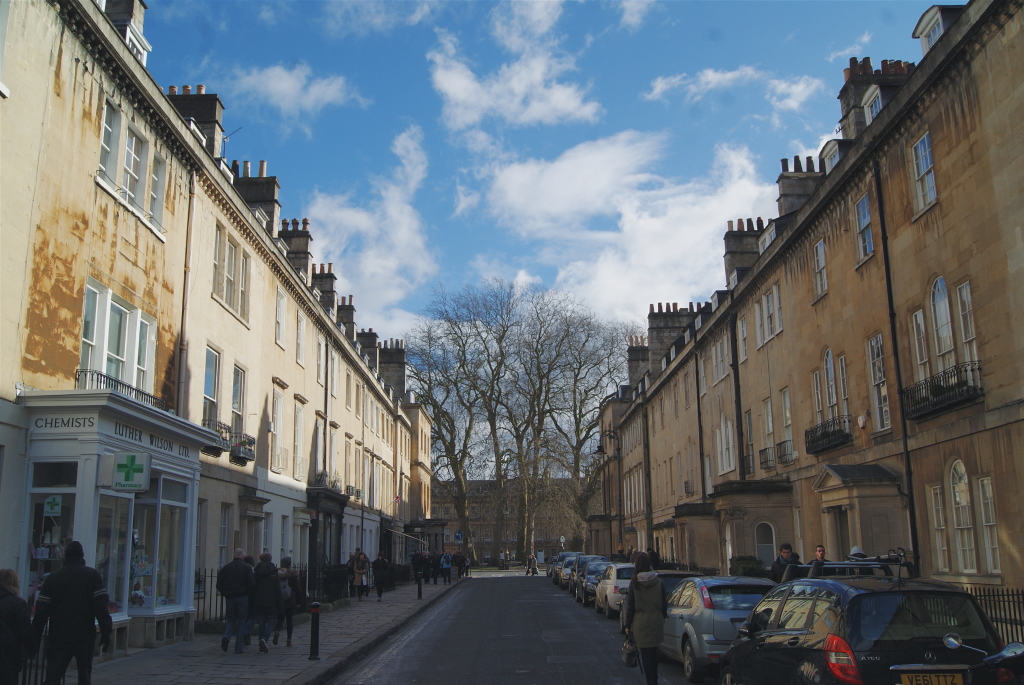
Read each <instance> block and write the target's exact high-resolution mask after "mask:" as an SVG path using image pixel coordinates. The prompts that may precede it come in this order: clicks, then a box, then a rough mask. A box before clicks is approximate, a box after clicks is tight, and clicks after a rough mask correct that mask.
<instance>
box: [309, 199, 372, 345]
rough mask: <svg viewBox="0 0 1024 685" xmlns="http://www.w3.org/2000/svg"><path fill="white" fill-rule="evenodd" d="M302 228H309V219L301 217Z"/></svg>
mask: <svg viewBox="0 0 1024 685" xmlns="http://www.w3.org/2000/svg"><path fill="white" fill-rule="evenodd" d="M302 230H303V231H308V230H309V219H303V220H302ZM370 330H373V329H372V328H371V329H370Z"/></svg>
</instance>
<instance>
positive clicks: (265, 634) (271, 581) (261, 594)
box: [253, 552, 284, 654]
mask: <svg viewBox="0 0 1024 685" xmlns="http://www.w3.org/2000/svg"><path fill="white" fill-rule="evenodd" d="M272 559H273V557H272V556H271V555H270V552H264V553H263V554H261V555H260V563H258V564H256V568H255V569H253V576H255V578H256V591H255V592H254V593H253V594H254V596H255V598H256V602H255V609H256V610H255V614H256V618H257V619H259V622H260V654H266V653H268V652H269V651H270V647H269V646H268V645H267V642H269V641H270V631H271V630H272V629H273V626H275V625H277V617H278V616H280V615H281V614H283V613H284V607H283V606H282V600H281V579H280V577H279V576H278V575H277V566H275V565H274V562H273V561H271V560H272Z"/></svg>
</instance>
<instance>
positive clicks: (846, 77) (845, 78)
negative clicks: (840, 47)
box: [843, 67, 850, 83]
mask: <svg viewBox="0 0 1024 685" xmlns="http://www.w3.org/2000/svg"><path fill="white" fill-rule="evenodd" d="M849 80H850V67H846V68H845V69H843V83H846V82H847V81H849Z"/></svg>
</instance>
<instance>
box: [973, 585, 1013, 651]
mask: <svg viewBox="0 0 1024 685" xmlns="http://www.w3.org/2000/svg"><path fill="white" fill-rule="evenodd" d="M964 589H965V590H967V591H968V592H970V593H971V594H972V595H974V598H975V599H977V600H978V604H980V605H981V608H982V609H983V610H984V611H985V614H986V615H987V616H988V617H989V619H990V620H991V621H992V624H993V625H994V626H995V628H996V630H997V631H999V636H1000V637H1001V638H1003V642H1022V641H1024V590H1021V589H1019V588H1006V587H985V586H979V585H965V586H964Z"/></svg>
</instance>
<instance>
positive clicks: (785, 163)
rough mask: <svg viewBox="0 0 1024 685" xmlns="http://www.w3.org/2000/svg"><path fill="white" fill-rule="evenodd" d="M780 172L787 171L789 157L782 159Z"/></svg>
mask: <svg viewBox="0 0 1024 685" xmlns="http://www.w3.org/2000/svg"><path fill="white" fill-rule="evenodd" d="M782 173H784V174H786V173H789V159H784V160H782Z"/></svg>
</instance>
